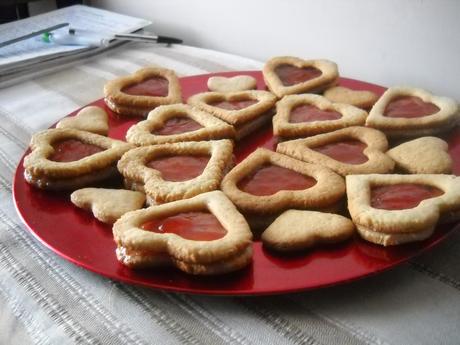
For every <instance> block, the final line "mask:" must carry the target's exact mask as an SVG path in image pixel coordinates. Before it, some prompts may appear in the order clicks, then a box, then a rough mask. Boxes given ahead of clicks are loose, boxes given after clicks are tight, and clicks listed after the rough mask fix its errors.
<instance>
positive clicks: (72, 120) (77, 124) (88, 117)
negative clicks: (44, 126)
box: [56, 106, 109, 135]
mask: <svg viewBox="0 0 460 345" xmlns="http://www.w3.org/2000/svg"><path fill="white" fill-rule="evenodd" d="M56 128H75V129H79V130H81V131H86V132H91V133H96V134H100V135H107V134H108V132H109V119H108V116H107V113H106V112H105V111H104V109H102V108H99V107H96V106H89V107H85V108H83V109H82V110H80V111H79V112H78V113H77V115H75V116H72V117H66V118H64V119H62V120H61V121H59V122H58V123H57V125H56Z"/></svg>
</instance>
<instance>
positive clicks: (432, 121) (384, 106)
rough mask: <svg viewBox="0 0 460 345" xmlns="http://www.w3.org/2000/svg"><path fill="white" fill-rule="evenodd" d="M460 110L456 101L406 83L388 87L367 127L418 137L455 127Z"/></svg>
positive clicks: (390, 134) (367, 121) (389, 134)
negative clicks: (408, 85)
mask: <svg viewBox="0 0 460 345" xmlns="http://www.w3.org/2000/svg"><path fill="white" fill-rule="evenodd" d="M459 117H460V112H459V107H458V104H457V102H456V101H454V100H453V99H450V98H447V97H439V96H434V95H432V94H431V93H429V92H428V91H425V90H422V89H418V88H413V87H404V86H395V87H391V88H389V89H388V90H387V91H386V92H385V93H384V94H383V95H382V97H380V99H379V100H378V101H377V103H375V105H374V106H373V107H372V109H371V111H370V112H369V116H368V118H367V120H366V126H369V127H373V128H376V129H379V130H381V131H383V132H384V133H385V134H386V135H388V136H391V137H416V136H424V135H433V134H437V133H441V132H445V131H447V130H449V129H451V128H452V127H454V126H455V125H456V124H457V123H458V120H459Z"/></svg>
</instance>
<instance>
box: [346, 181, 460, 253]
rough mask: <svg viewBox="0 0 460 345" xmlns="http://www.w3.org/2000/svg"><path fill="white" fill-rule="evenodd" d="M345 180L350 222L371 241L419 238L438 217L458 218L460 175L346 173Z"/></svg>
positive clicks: (386, 242) (428, 232) (397, 241)
mask: <svg viewBox="0 0 460 345" xmlns="http://www.w3.org/2000/svg"><path fill="white" fill-rule="evenodd" d="M346 183H347V197H348V210H349V211H350V215H351V217H352V219H353V222H354V223H355V225H356V228H357V229H358V232H359V234H360V235H361V237H363V238H364V239H366V240H368V241H370V242H373V243H377V244H382V245H384V246H388V245H396V244H401V243H406V242H412V241H421V240H424V239H426V238H428V237H429V236H431V234H432V233H433V231H434V228H435V226H436V224H437V223H438V221H439V220H440V221H452V220H457V219H459V218H460V212H459V211H460V178H459V177H456V176H453V175H436V174H419V175H380V174H371V175H350V176H347V178H346Z"/></svg>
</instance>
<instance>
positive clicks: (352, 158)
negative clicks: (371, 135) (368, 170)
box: [311, 140, 369, 164]
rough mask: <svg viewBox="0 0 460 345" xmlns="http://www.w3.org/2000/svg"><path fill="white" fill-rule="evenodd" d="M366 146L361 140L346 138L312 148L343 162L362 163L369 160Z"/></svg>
mask: <svg viewBox="0 0 460 345" xmlns="http://www.w3.org/2000/svg"><path fill="white" fill-rule="evenodd" d="M366 147H367V146H366V144H364V143H363V142H361V141H359V140H344V141H338V142H333V143H330V144H326V145H322V146H317V147H312V148H311V149H312V150H314V151H316V152H319V153H322V154H323V155H326V156H328V157H331V158H332V159H335V160H336V161H339V162H342V163H347V164H362V163H365V162H367V161H368V160H369V159H368V158H367V156H366V155H364V153H363V151H364V149H365V148H366Z"/></svg>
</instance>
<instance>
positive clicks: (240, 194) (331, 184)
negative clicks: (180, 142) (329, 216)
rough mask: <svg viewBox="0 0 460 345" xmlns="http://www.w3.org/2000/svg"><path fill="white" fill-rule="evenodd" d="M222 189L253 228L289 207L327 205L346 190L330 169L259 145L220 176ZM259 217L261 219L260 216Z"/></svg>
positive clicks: (309, 207)
mask: <svg viewBox="0 0 460 345" xmlns="http://www.w3.org/2000/svg"><path fill="white" fill-rule="evenodd" d="M221 189H222V191H223V192H224V193H225V194H226V195H227V196H228V197H229V198H230V200H232V201H233V203H234V204H235V205H236V206H237V207H238V209H239V210H240V211H241V212H243V214H244V215H245V216H247V219H248V221H249V223H250V224H251V228H252V229H253V230H257V229H260V227H262V226H264V227H266V226H267V225H268V224H266V223H267V221H268V222H270V221H272V220H273V218H274V217H276V216H278V215H279V214H280V213H281V212H284V211H285V210H287V209H290V208H296V209H316V210H321V209H326V208H330V207H332V206H335V205H337V204H338V203H339V201H340V200H341V198H342V197H343V195H344V193H345V185H344V182H343V179H342V177H340V176H339V175H337V174H335V173H334V172H332V171H331V170H329V169H327V168H324V167H321V166H318V165H313V164H308V163H304V162H301V161H299V160H296V159H293V158H290V157H288V156H285V155H282V154H279V153H276V152H272V151H269V150H267V149H263V148H259V149H257V150H256V151H254V152H253V153H251V154H250V155H249V156H248V157H247V158H246V159H244V160H243V161H242V162H241V163H239V164H238V165H237V166H236V167H235V168H233V169H232V170H231V171H230V172H229V173H228V174H227V175H226V176H225V177H224V179H223V181H222V185H221ZM261 218H262V219H261Z"/></svg>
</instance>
